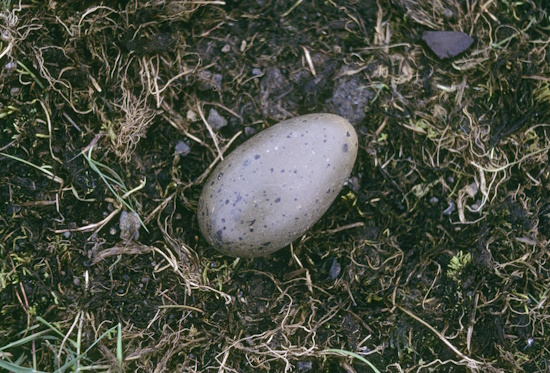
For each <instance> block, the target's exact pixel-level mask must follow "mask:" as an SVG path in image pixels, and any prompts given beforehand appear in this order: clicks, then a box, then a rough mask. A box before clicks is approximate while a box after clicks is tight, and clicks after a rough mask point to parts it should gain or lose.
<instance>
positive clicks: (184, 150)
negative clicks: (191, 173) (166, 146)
mask: <svg viewBox="0 0 550 373" xmlns="http://www.w3.org/2000/svg"><path fill="white" fill-rule="evenodd" d="M175 153H176V154H177V155H180V156H182V157H185V156H186V155H187V154H189V153H191V148H190V147H189V145H187V143H186V142H185V141H178V143H177V144H176V151H175Z"/></svg>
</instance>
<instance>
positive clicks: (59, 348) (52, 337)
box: [0, 312, 123, 373]
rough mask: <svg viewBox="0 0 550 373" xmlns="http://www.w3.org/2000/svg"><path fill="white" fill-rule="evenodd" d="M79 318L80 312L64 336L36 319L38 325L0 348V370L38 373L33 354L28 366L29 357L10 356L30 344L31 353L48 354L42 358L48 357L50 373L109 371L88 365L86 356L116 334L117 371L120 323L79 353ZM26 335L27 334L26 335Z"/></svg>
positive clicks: (53, 326) (120, 355) (80, 338)
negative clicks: (43, 350) (51, 368)
mask: <svg viewBox="0 0 550 373" xmlns="http://www.w3.org/2000/svg"><path fill="white" fill-rule="evenodd" d="M83 317H84V314H83V312H79V313H78V314H77V317H76V318H75V320H74V321H73V323H72V325H71V327H70V328H69V330H68V331H67V332H66V334H64V333H63V332H62V331H61V329H60V328H59V327H58V326H55V325H53V324H51V323H50V322H48V321H46V320H44V319H43V318H41V317H40V316H37V317H36V320H37V321H38V324H35V325H33V326H31V327H30V328H29V329H28V330H25V331H22V332H20V333H19V336H21V338H20V339H18V340H16V341H14V342H11V343H9V344H7V345H5V346H3V347H0V357H1V358H2V360H0V368H2V369H5V370H6V371H8V372H14V373H31V372H41V371H40V370H39V369H38V367H37V357H36V354H35V353H33V355H32V357H31V359H30V360H31V362H29V357H28V356H25V354H21V355H20V356H16V357H14V356H15V355H16V354H17V352H13V353H11V352H10V351H12V350H13V351H17V348H22V347H24V346H26V345H29V344H30V345H32V351H34V352H36V351H37V350H42V349H45V350H46V351H49V353H47V354H46V355H47V356H49V358H50V359H51V360H50V362H49V363H47V364H46V365H49V366H52V367H54V370H52V371H53V372H54V373H63V372H67V371H86V370H98V369H99V370H101V369H110V368H112V367H111V366H110V365H96V364H90V363H91V362H90V360H89V359H88V358H87V356H88V354H89V353H90V352H91V351H92V350H93V349H94V348H95V346H96V345H97V344H98V343H99V342H100V341H101V340H102V339H103V338H105V337H109V336H112V335H113V333H116V338H117V344H116V346H117V349H116V356H117V359H118V364H119V367H121V366H122V353H123V352H122V331H121V325H120V323H119V324H118V325H115V326H113V327H112V328H110V329H108V330H106V331H105V332H104V333H102V334H101V335H100V336H99V337H98V338H97V339H96V340H95V341H94V342H92V343H91V344H90V345H89V346H88V347H87V348H86V349H85V350H83V348H84V346H83V345H82V333H83ZM40 329H42V330H40ZM75 329H76V330H75ZM73 332H74V333H76V336H72V334H73ZM28 333H31V334H29V335H27V334H28ZM41 359H44V357H43V356H42V358H41ZM42 364H44V363H42Z"/></svg>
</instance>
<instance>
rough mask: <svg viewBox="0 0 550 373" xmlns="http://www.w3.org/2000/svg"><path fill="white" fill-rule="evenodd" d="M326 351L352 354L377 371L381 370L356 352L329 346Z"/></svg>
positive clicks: (378, 372)
mask: <svg viewBox="0 0 550 373" xmlns="http://www.w3.org/2000/svg"><path fill="white" fill-rule="evenodd" d="M325 352H334V353H337V354H340V355H347V356H351V357H353V358H355V359H357V360H359V361H362V362H363V363H365V364H367V365H368V366H369V367H371V369H372V370H373V371H374V372H375V373H380V371H379V370H378V369H377V368H376V367H375V366H374V365H373V364H372V363H371V362H370V361H368V360H367V359H365V358H364V357H363V356H361V355H358V354H356V353H355V352H351V351H346V350H340V349H337V348H329V349H328V350H325Z"/></svg>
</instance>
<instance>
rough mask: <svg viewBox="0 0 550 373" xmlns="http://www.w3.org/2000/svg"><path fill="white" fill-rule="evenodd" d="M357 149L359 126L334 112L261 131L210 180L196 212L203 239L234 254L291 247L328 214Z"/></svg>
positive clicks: (250, 255) (264, 252)
mask: <svg viewBox="0 0 550 373" xmlns="http://www.w3.org/2000/svg"><path fill="white" fill-rule="evenodd" d="M357 149H358V140H357V133H356V132H355V129H354V128H353V126H352V125H351V124H350V123H349V122H348V121H347V120H345V119H344V118H342V117H340V116H338V115H334V114H309V115H303V116H300V117H296V118H293V119H289V120H285V121H283V122H280V123H278V124H276V125H274V126H272V127H270V128H268V129H266V130H264V131H262V132H260V133H258V134H257V135H255V136H254V137H252V138H250V139H249V140H247V141H246V142H244V143H243V144H242V145H240V146H239V147H237V148H236V149H235V150H234V151H233V152H231V154H229V155H228V156H227V157H226V158H225V159H224V160H223V161H222V162H221V163H220V164H219V165H218V166H217V167H216V168H215V169H214V171H213V172H212V174H211V175H210V176H209V178H208V179H207V181H206V183H205V185H204V187H203V190H202V193H201V196H200V199H199V204H198V209H197V217H198V222H199V227H200V229H201V231H202V234H203V236H204V237H205V238H206V240H207V241H208V243H209V244H210V245H212V247H214V248H215V249H217V250H218V251H220V252H222V253H224V254H226V255H229V256H233V257H243V258H253V257H258V256H264V255H268V254H271V253H273V252H275V251H277V250H279V249H281V248H283V247H285V246H287V245H289V244H290V243H291V242H292V241H294V240H296V239H297V238H299V237H301V236H302V235H303V234H304V233H305V232H306V231H307V230H308V229H309V228H311V226H312V225H313V224H315V223H316V222H317V221H318V220H319V219H320V218H321V216H323V214H324V213H325V212H326V211H327V210H328V208H329V207H330V205H331V204H332V202H333V201H334V199H335V198H336V196H337V195H338V193H339V192H340V190H341V189H342V187H343V186H344V184H345V183H346V181H347V180H348V178H349V175H350V173H351V171H352V168H353V165H354V163H355V159H356V157H357Z"/></svg>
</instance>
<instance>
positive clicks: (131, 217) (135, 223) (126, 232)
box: [119, 210, 141, 241]
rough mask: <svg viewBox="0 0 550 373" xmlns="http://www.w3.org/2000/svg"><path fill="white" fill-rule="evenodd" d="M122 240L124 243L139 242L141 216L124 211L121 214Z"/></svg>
mask: <svg viewBox="0 0 550 373" xmlns="http://www.w3.org/2000/svg"><path fill="white" fill-rule="evenodd" d="M119 226H120V238H121V239H122V240H124V241H131V240H137V239H138V238H139V228H140V226H141V222H140V220H139V215H138V214H137V213H135V212H134V211H130V212H128V211H126V210H125V211H122V213H121V214H120V222H119Z"/></svg>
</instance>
